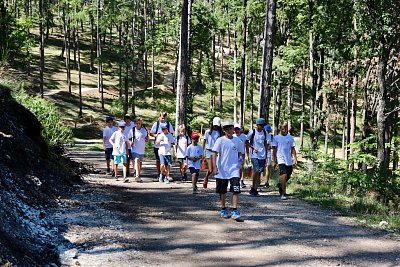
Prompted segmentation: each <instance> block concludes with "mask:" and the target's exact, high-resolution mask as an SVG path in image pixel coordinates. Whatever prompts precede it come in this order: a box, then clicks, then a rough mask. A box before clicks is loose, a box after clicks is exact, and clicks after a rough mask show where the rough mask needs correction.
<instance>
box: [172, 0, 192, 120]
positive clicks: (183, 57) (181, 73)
mask: <svg viewBox="0 0 400 267" xmlns="http://www.w3.org/2000/svg"><path fill="white" fill-rule="evenodd" d="M188 13H189V0H182V15H181V31H180V42H179V64H178V65H179V68H178V86H177V94H176V98H177V99H176V122H175V123H176V125H175V127H178V125H180V124H185V125H186V122H187V121H186V109H187V101H186V98H187V94H188V70H189V69H188V61H187V60H188V34H187V31H188Z"/></svg>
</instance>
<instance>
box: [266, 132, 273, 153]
mask: <svg viewBox="0 0 400 267" xmlns="http://www.w3.org/2000/svg"><path fill="white" fill-rule="evenodd" d="M273 138H274V137H273V135H272V134H270V133H268V132H267V143H268V144H270V146H272V139H273ZM267 157H268V158H271V157H272V149H271V148H269V149H268V151H267Z"/></svg>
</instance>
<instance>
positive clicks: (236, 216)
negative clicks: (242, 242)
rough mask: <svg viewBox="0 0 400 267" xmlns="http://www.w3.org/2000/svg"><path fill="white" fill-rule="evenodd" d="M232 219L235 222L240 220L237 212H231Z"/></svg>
mask: <svg viewBox="0 0 400 267" xmlns="http://www.w3.org/2000/svg"><path fill="white" fill-rule="evenodd" d="M231 217H232V219H234V220H237V219H239V218H240V212H239V211H238V210H233V211H232V215H231Z"/></svg>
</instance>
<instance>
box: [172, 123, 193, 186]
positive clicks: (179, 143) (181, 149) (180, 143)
mask: <svg viewBox="0 0 400 267" xmlns="http://www.w3.org/2000/svg"><path fill="white" fill-rule="evenodd" d="M190 144H191V141H190V138H189V136H187V135H186V128H185V125H183V124H181V125H179V127H178V136H177V137H176V146H175V148H176V153H175V155H176V157H177V159H178V161H179V170H180V172H181V176H182V178H181V179H182V181H186V180H187V175H186V170H187V168H188V163H187V159H186V150H187V148H188V146H189V145H190Z"/></svg>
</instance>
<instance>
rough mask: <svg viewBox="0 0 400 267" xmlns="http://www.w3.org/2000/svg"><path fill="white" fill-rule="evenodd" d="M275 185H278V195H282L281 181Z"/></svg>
mask: <svg viewBox="0 0 400 267" xmlns="http://www.w3.org/2000/svg"><path fill="white" fill-rule="evenodd" d="M276 186H277V187H278V190H279V195H281V196H282V195H283V190H282V185H281V183H278V184H277V185H276Z"/></svg>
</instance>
